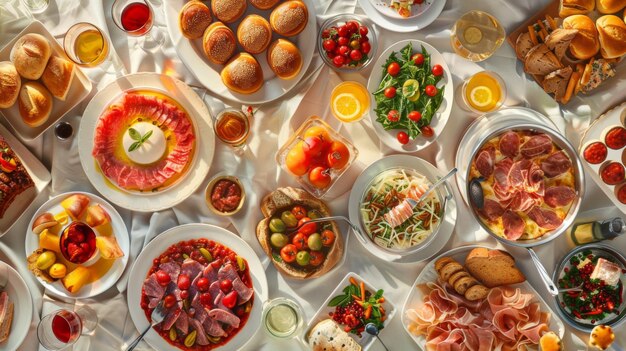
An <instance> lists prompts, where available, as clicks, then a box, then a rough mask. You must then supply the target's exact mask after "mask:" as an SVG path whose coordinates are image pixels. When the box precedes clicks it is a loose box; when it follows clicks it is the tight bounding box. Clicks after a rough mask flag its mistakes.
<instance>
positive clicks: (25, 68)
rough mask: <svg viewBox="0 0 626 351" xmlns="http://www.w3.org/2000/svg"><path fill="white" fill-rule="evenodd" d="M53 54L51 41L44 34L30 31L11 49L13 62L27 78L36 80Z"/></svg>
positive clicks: (18, 70)
mask: <svg viewBox="0 0 626 351" xmlns="http://www.w3.org/2000/svg"><path fill="white" fill-rule="evenodd" d="M50 55H52V49H51V48H50V43H49V42H48V39H46V38H45V37H44V36H43V35H40V34H36V33H28V34H25V35H24V36H22V37H21V38H19V39H18V40H17V41H16V42H15V44H14V45H13V48H12V49H11V55H10V56H11V62H13V64H14V65H15V68H16V69H17V72H18V73H19V74H20V75H21V76H22V77H24V78H26V79H32V80H36V79H39V78H40V77H41V75H42V74H43V71H44V70H45V69H46V64H48V59H49V58H50Z"/></svg>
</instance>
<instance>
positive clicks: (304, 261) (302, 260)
mask: <svg viewBox="0 0 626 351" xmlns="http://www.w3.org/2000/svg"><path fill="white" fill-rule="evenodd" d="M309 261H311V255H310V254H309V253H308V252H306V251H300V252H298V253H297V254H296V262H298V264H299V265H301V266H306V265H308V264H309Z"/></svg>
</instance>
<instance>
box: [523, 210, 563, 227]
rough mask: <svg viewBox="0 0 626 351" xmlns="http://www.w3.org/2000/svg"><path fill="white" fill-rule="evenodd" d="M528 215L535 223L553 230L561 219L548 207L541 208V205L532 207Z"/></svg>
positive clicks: (559, 223) (561, 221)
mask: <svg viewBox="0 0 626 351" xmlns="http://www.w3.org/2000/svg"><path fill="white" fill-rule="evenodd" d="M528 217H530V219H532V220H533V221H535V223H537V225H539V226H540V227H541V228H544V229H548V230H553V229H556V228H558V227H559V226H560V225H561V223H563V220H562V219H561V218H559V216H557V214H556V213H555V212H554V211H552V210H548V209H543V208H541V207H534V208H533V209H532V210H530V211H529V212H528Z"/></svg>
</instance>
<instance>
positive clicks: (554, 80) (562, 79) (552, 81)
mask: <svg viewBox="0 0 626 351" xmlns="http://www.w3.org/2000/svg"><path fill="white" fill-rule="evenodd" d="M571 76H572V67H569V66H566V67H564V68H560V69H557V70H556V71H554V72H552V73H549V74H548V75H546V76H545V78H544V79H543V82H542V83H541V85H542V86H543V90H545V91H546V93H548V94H554V99H555V100H556V101H559V102H561V101H563V97H564V96H565V92H566V91H567V85H568V83H569V79H570V77H571Z"/></svg>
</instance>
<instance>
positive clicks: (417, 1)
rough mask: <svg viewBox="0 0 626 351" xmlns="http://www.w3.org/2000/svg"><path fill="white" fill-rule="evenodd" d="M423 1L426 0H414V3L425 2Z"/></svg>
mask: <svg viewBox="0 0 626 351" xmlns="http://www.w3.org/2000/svg"><path fill="white" fill-rule="evenodd" d="M423 2H424V0H414V1H413V3H414V4H418V5H419V4H421V3H423Z"/></svg>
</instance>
